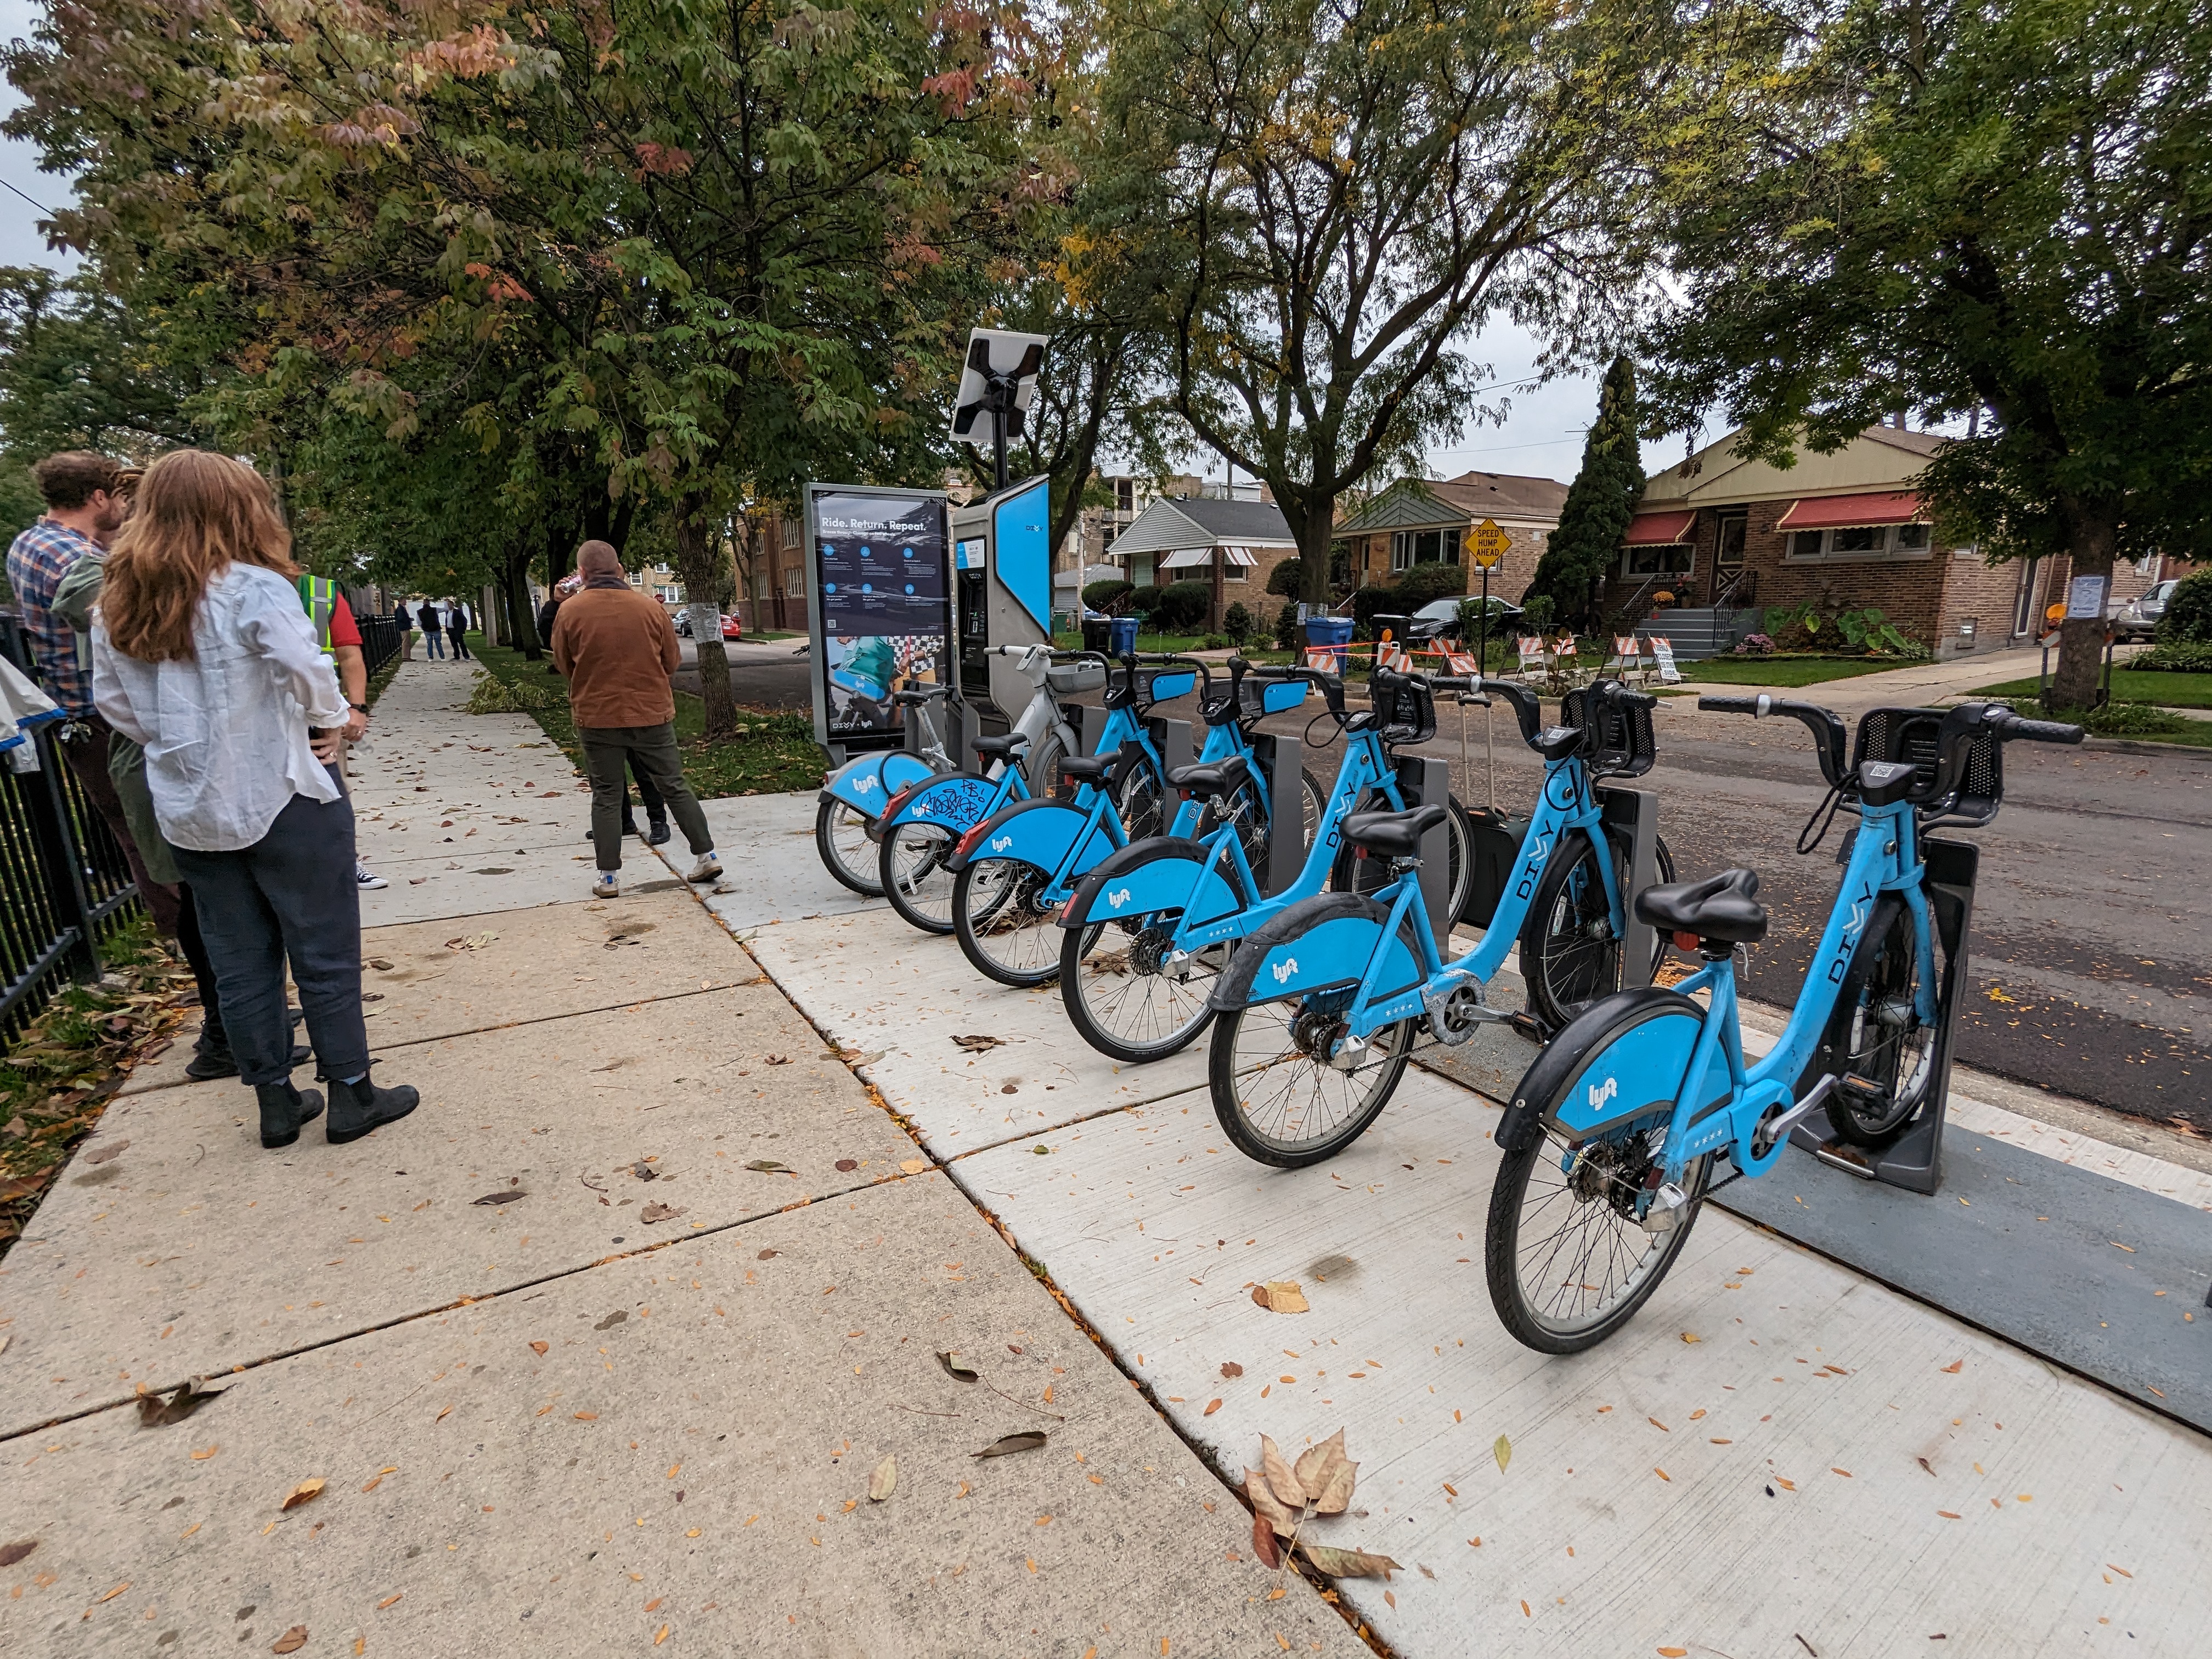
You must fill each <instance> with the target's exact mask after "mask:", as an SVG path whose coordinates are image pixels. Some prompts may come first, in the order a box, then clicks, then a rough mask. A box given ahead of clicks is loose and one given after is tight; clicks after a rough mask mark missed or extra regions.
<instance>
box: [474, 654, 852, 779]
mask: <svg viewBox="0 0 2212 1659" xmlns="http://www.w3.org/2000/svg"><path fill="white" fill-rule="evenodd" d="M470 648H471V650H473V651H474V652H475V653H476V654H477V660H478V662H479V663H481V665H483V668H484V669H485V670H486V671H489V673H490V674H491V675H492V676H493V677H495V678H496V679H497V680H498V682H499V689H498V690H489V689H488V688H486V687H484V686H483V685H482V684H479V686H478V689H477V695H476V696H473V697H471V699H470V700H469V710H470V712H471V714H507V713H520V714H529V715H531V716H532V718H534V719H535V720H537V722H538V725H539V726H543V727H544V730H545V735H546V736H547V737H549V738H552V739H553V741H554V742H555V743H556V744H559V745H560V746H561V749H562V752H563V753H564V754H566V755H567V756H568V758H569V759H570V760H572V761H574V762H575V763H576V765H577V767H578V769H581V768H582V766H583V764H584V752H583V750H582V749H581V748H580V746H579V745H578V744H577V742H576V728H575V726H574V724H573V723H572V722H571V721H570V720H569V718H568V683H567V682H566V681H564V680H563V679H562V678H561V677H560V676H559V675H557V674H550V673H548V672H547V671H546V669H547V667H548V664H546V663H544V662H530V661H528V660H526V659H525V658H524V657H523V655H522V653H520V652H519V651H514V650H511V649H509V648H507V647H505V646H496V645H484V644H482V643H480V642H477V641H473V640H472V641H471V645H470ZM704 723H705V714H704V711H703V709H702V707H701V704H700V702H699V699H698V698H696V697H695V696H691V695H690V693H688V692H684V691H678V693H676V740H677V744H678V747H679V748H681V749H682V750H683V751H684V779H685V781H688V782H689V783H690V786H691V788H692V791H693V793H696V795H698V797H699V798H700V799H702V800H712V799H716V798H717V797H720V796H723V795H770V794H780V793H784V792H785V791H787V790H793V789H811V788H814V787H817V785H818V784H820V783H821V781H822V776H823V770H824V767H823V758H822V750H821V748H820V746H819V745H817V744H816V743H815V741H814V720H813V717H812V716H811V715H809V714H779V713H772V712H770V711H769V710H766V709H757V708H739V709H738V735H737V736H736V737H735V738H732V739H730V740H729V741H727V742H725V743H708V741H706V739H705V738H702V737H701V736H700V735H699V732H700V728H701V726H702V725H703V724H704Z"/></svg>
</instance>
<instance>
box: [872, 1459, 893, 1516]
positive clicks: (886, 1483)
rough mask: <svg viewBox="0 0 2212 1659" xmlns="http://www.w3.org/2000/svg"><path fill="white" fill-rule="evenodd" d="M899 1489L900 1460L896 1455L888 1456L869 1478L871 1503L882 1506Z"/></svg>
mask: <svg viewBox="0 0 2212 1659" xmlns="http://www.w3.org/2000/svg"><path fill="white" fill-rule="evenodd" d="M897 1488H898V1458H897V1457H896V1455H885V1457H884V1461H883V1462H880V1463H878V1464H877V1465H876V1467H875V1472H874V1473H873V1474H870V1475H869V1476H868V1498H869V1501H870V1502H872V1503H877V1504H880V1503H882V1502H883V1501H884V1499H885V1498H889V1497H890V1495H891V1493H892V1492H895V1491H896V1490H897Z"/></svg>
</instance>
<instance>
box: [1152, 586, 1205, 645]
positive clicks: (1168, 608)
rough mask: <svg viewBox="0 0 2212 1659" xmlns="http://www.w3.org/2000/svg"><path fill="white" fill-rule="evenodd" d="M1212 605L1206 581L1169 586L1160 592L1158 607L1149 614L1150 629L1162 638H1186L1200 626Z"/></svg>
mask: <svg viewBox="0 0 2212 1659" xmlns="http://www.w3.org/2000/svg"><path fill="white" fill-rule="evenodd" d="M1212 605H1213V584H1212V582H1210V581H1187V582H1170V583H1169V584H1168V586H1165V587H1164V588H1162V589H1161V590H1160V603H1159V605H1158V608H1157V609H1156V610H1155V611H1153V612H1152V626H1153V627H1154V628H1156V629H1158V630H1159V631H1160V632H1161V633H1163V634H1188V633H1189V632H1190V631H1191V630H1192V629H1195V628H1199V627H1201V626H1203V625H1204V623H1205V622H1206V612H1207V611H1209V610H1211V609H1212Z"/></svg>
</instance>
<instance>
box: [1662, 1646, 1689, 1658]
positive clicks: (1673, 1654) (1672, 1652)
mask: <svg viewBox="0 0 2212 1659" xmlns="http://www.w3.org/2000/svg"><path fill="white" fill-rule="evenodd" d="M1689 1651H1690V1650H1689V1649H1687V1648H1661V1649H1660V1650H1659V1659H1687V1656H1688V1654H1689Z"/></svg>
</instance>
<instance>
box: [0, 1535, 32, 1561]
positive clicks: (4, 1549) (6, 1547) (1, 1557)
mask: <svg viewBox="0 0 2212 1659" xmlns="http://www.w3.org/2000/svg"><path fill="white" fill-rule="evenodd" d="M38 1547H39V1541H38V1540H37V1539H35V1538H19V1539H17V1540H16V1541H15V1542H14V1543H12V1544H0V1567H12V1566H14V1565H15V1564H16V1563H17V1562H18V1561H20V1560H21V1559H23V1558H24V1557H25V1556H27V1555H28V1554H29V1553H31V1552H32V1551H33V1550H34V1549H36V1548H38Z"/></svg>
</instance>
